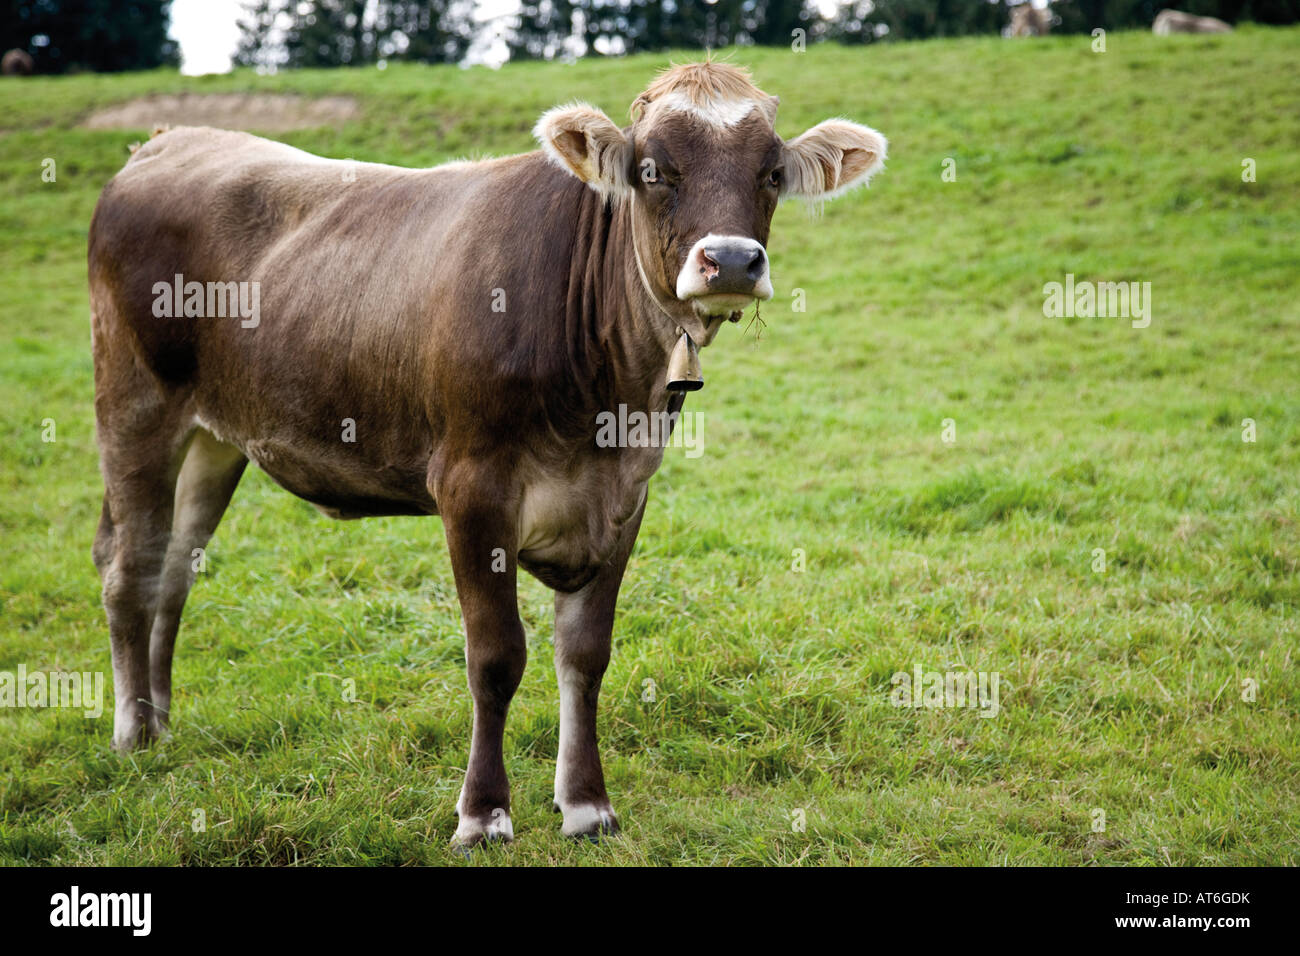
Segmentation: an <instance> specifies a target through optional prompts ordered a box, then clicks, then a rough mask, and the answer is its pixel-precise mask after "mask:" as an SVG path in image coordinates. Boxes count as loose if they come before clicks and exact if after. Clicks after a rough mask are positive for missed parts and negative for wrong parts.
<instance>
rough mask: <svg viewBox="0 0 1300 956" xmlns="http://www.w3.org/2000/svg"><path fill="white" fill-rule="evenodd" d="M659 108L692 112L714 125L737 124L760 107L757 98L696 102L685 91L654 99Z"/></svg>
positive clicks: (713, 99) (712, 99) (711, 99)
mask: <svg viewBox="0 0 1300 956" xmlns="http://www.w3.org/2000/svg"><path fill="white" fill-rule="evenodd" d="M654 105H655V107H656V108H658V109H665V110H676V111H678V112H680V113H691V114H692V115H694V116H698V117H699V118H700V119H702V120H704V121H705V122H706V123H708V124H710V125H712V126H723V127H725V126H735V125H736V124H737V123H739V122H740V121H741V120H743V119H744V118H745V117H746V116H748V115H749V114H750V113H752V112H754V110H755V109H757V108H758V102H757V101H755V100H750V99H744V100H724V99H716V98H710V99H708V100H707V101H706V102H705V103H703V104H700V103H696V102H695V101H694V100H692V99H691V98H690V97H689V96H687V95H686V94H685V93H680V92H678V93H669V94H668V95H666V96H661V97H659V99H657V100H655V101H654Z"/></svg>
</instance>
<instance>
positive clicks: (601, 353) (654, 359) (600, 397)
mask: <svg viewBox="0 0 1300 956" xmlns="http://www.w3.org/2000/svg"><path fill="white" fill-rule="evenodd" d="M579 203H580V206H581V209H580V213H579V215H578V217H577V222H578V230H579V232H578V236H577V242H576V248H575V252H576V253H577V254H576V255H575V258H574V261H575V262H580V263H585V268H584V269H583V272H582V274H581V276H579V275H577V274H576V273H577V270H576V269H575V270H574V274H571V280H573V279H578V280H580V281H579V283H578V288H574V287H573V283H572V282H571V288H570V289H569V293H568V297H567V312H568V313H569V314H568V315H567V316H566V328H567V330H568V334H569V336H570V354H573V355H583V356H585V358H586V360H587V361H586V362H584V363H583V364H584V365H585V366H586V368H587V370H588V371H589V373H590V374H591V375H592V376H593V379H592V380H593V381H594V384H595V388H594V390H593V395H592V398H594V399H595V400H596V403H597V405H598V410H604V409H611V410H614V409H617V407H618V406H619V405H620V404H621V405H626V406H627V407H628V408H629V409H644V410H647V411H654V410H662V409H664V408H666V407H667V406H668V402H669V399H670V397H671V396H670V394H669V392H668V390H667V388H666V382H667V372H668V359H669V355H670V354H671V352H672V348H673V346H674V344H675V343H676V341H677V337H678V336H679V335H680V333H679V332H677V331H676V325H675V323H674V322H673V320H672V318H671V317H669V316H668V315H667V314H666V313H665V312H664V310H663V308H662V307H661V306H660V305H659V304H658V303H657V302H655V300H654V298H653V297H652V296H651V295H650V293H649V292H648V291H647V289H646V287H645V283H644V282H643V281H642V279H641V276H640V274H639V271H638V268H637V263H636V256H635V253H634V251H633V247H632V205H631V201H630V200H624V201H622V202H618V203H608V204H607V203H606V202H605V201H604V200H603V199H602V198H601V197H600V196H599V195H598V194H597V193H596V192H595V191H594V190H591V189H584V190H583V196H582V198H581V199H580V200H579Z"/></svg>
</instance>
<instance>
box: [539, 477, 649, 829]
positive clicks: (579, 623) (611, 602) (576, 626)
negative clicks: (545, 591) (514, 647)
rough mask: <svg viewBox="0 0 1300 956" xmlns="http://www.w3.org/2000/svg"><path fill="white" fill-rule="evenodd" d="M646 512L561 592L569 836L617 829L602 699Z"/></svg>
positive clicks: (559, 669) (559, 774)
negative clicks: (590, 574) (582, 579)
mask: <svg viewBox="0 0 1300 956" xmlns="http://www.w3.org/2000/svg"><path fill="white" fill-rule="evenodd" d="M644 513H645V501H644V499H643V500H642V503H641V510H640V511H638V512H637V514H636V516H635V517H633V518H632V520H631V521H629V522H628V524H627V525H626V526H625V527H624V529H623V537H622V540H621V541H620V542H619V548H618V551H617V552H616V553H615V554H614V555H613V557H611V558H610V560H609V561H608V562H607V563H606V564H605V565H604V566H603V567H602V568H601V569H600V572H599V573H598V574H597V575H596V577H595V578H594V579H592V580H591V582H590V583H588V584H587V585H586V586H585V587H584V588H582V590H580V591H577V592H575V593H573V594H562V593H557V594H556V595H555V677H556V683H557V684H558V685H559V690H560V748H559V753H558V754H556V758H555V806H556V809H558V810H559V811H560V812H561V813H563V814H564V823H563V826H562V832H563V833H564V834H565V836H571V837H587V838H589V839H593V840H594V839H596V838H598V837H599V835H600V834H602V833H617V832H618V818H617V817H615V816H614V809H613V807H611V806H610V802H609V797H608V796H607V795H606V792H605V776H604V773H603V771H602V770H601V766H600V747H599V744H598V742H597V737H596V704H597V700H598V698H599V697H600V683H601V680H602V679H603V678H604V676H605V668H606V666H607V665H608V664H609V647H610V636H611V634H612V632H613V629H614V606H615V604H616V603H617V601H618V590H619V585H620V584H621V583H622V581H623V570H624V568H626V567H627V559H628V556H629V555H630V554H631V553H632V546H633V544H634V543H635V542H636V536H637V531H638V530H639V529H640V526H641V516H642V515H643V514H644Z"/></svg>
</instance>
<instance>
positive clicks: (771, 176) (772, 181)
mask: <svg viewBox="0 0 1300 956" xmlns="http://www.w3.org/2000/svg"><path fill="white" fill-rule="evenodd" d="M767 185H769V186H771V187H772V188H773V189H779V188H780V187H781V170H779V169H774V170H772V171H771V172H770V173H768V174H767Z"/></svg>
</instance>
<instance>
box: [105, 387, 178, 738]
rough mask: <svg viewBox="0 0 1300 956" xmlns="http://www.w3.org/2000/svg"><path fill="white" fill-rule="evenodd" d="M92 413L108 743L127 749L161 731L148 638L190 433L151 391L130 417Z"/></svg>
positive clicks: (117, 412) (122, 413) (120, 412)
mask: <svg viewBox="0 0 1300 956" xmlns="http://www.w3.org/2000/svg"><path fill="white" fill-rule="evenodd" d="M140 406H144V407H140ZM97 411H99V412H100V415H99V423H98V424H99V444H100V464H101V468H102V470H103V474H104V510H103V514H102V515H101V517H100V522H99V531H98V533H97V534H96V536H95V544H94V548H93V549H92V554H93V555H94V558H95V564H96V566H97V567H98V568H99V573H100V578H101V580H102V582H103V597H104V610H105V611H106V612H107V614H108V631H109V638H110V640H111V643H112V651H113V692H114V695H115V697H116V706H115V710H114V714H113V747H114V748H115V749H117V750H131V749H133V748H135V747H137V746H140V745H142V744H146V743H148V742H149V741H151V740H153V739H154V738H156V737H158V736H159V735H160V734H161V733H162V731H163V722H162V721H161V719H160V717H159V715H158V714H157V713H155V711H154V706H153V694H152V689H151V687H150V676H149V636H150V632H151V631H152V629H153V621H154V617H155V613H156V611H157V607H158V597H159V594H160V591H161V584H162V570H163V563H164V559H165V556H166V553H167V543H168V540H169V539H170V537H171V527H172V510H173V508H172V506H173V495H174V493H175V489H176V474H177V470H178V468H179V465H180V457H181V454H182V453H183V451H184V448H185V443H186V440H187V438H188V430H187V429H186V428H185V427H184V426H183V424H182V422H181V421H180V418H181V416H180V414H179V413H178V412H179V410H177V411H176V412H173V411H170V410H169V409H167V408H166V406H165V404H164V403H163V402H160V401H157V400H156V399H155V397H154V396H149V397H148V398H141V399H139V400H138V401H137V407H135V408H133V409H131V410H130V414H127V413H126V412H125V411H124V410H123V409H122V408H120V407H119V408H115V409H113V410H112V412H111V413H110V412H109V410H108V409H107V408H106V407H105V406H104V405H103V404H101V403H97Z"/></svg>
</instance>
